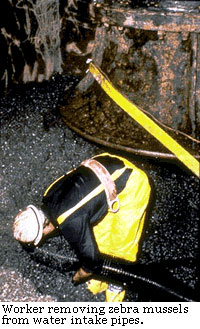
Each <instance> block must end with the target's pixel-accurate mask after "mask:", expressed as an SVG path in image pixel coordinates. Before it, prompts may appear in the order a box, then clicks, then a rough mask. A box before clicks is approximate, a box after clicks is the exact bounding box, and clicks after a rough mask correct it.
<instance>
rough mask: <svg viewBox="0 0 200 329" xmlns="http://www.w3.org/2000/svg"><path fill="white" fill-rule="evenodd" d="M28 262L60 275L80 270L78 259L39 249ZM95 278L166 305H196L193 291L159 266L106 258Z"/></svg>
mask: <svg viewBox="0 0 200 329" xmlns="http://www.w3.org/2000/svg"><path fill="white" fill-rule="evenodd" d="M29 252H30V255H31V258H32V259H34V260H35V261H39V262H40V263H43V264H45V265H47V266H51V267H53V268H56V269H57V270H59V271H61V272H67V271H70V270H76V269H77V268H78V267H79V260H78V258H77V257H76V256H75V255H74V254H73V253H72V254H71V255H66V256H63V255H60V254H58V253H52V252H50V251H47V250H44V249H42V248H36V249H29ZM94 278H96V279H100V280H103V281H107V282H114V283H117V284H119V285H122V286H123V287H124V288H125V289H129V290H131V291H135V290H137V291H138V290H139V291H141V292H143V294H144V292H145V293H146V292H148V290H149V294H153V295H155V290H156V291H157V292H158V294H161V296H162V298H163V299H164V300H165V301H182V302H194V301H197V295H196V293H195V292H194V290H193V289H192V288H189V287H187V286H186V284H183V283H182V282H180V280H177V279H176V278H174V277H173V275H172V273H170V271H167V270H166V267H165V268H162V265H161V264H159V263H151V264H139V263H132V262H125V261H122V260H121V259H117V258H113V257H108V256H107V255H105V257H104V261H103V266H102V269H101V271H100V272H99V273H94Z"/></svg>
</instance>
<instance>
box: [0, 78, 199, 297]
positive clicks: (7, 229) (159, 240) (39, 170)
mask: <svg viewBox="0 0 200 329" xmlns="http://www.w3.org/2000/svg"><path fill="white" fill-rule="evenodd" d="M74 83H76V81H75V79H73V78H72V77H66V78H61V77H54V78H52V80H51V81H50V82H48V83H42V84H32V85H27V86H26V87H24V86H23V87H22V88H21V87H19V88H18V90H15V91H13V92H10V93H9V94H8V95H7V96H6V97H4V98H2V99H1V103H0V116H1V145H0V153H1V155H0V159H1V160H0V161H1V174H0V195H1V199H0V200H1V201H0V202H1V207H0V238H1V239H0V244H1V248H0V283H1V284H0V286H1V288H0V301H1V302H2V301H4V302H5V301H69V302H70V301H73V302H75V301H86V302H89V301H103V300H104V295H103V294H100V295H97V296H93V295H91V293H90V292H88V290H87V288H86V285H85V284H83V285H80V286H77V287H75V286H74V285H73V284H72V282H71V277H72V274H73V273H74V272H73V269H68V270H66V271H61V270H59V268H57V266H56V260H55V259H54V260H52V262H51V261H48V263H46V262H45V261H44V262H42V261H40V260H39V259H36V258H34V257H32V254H31V252H30V251H29V250H26V249H25V248H23V247H22V246H21V245H20V244H19V243H17V242H16V241H14V239H13V237H12V222H13V218H14V216H15V215H16V213H17V212H18V211H19V209H21V208H23V207H25V206H26V205H28V204H30V203H32V204H35V205H37V206H40V203H41V198H42V194H43V192H44V190H45V188H46V187H47V186H48V185H49V184H50V183H51V182H52V181H53V180H54V179H55V178H57V177H59V176H61V175H62V174H63V173H65V172H66V171H68V170H69V169H70V168H72V167H73V166H77V165H78V164H79V163H80V162H81V161H82V160H84V159H86V158H88V157H90V156H92V155H94V154H97V153H100V152H102V151H106V149H105V148H103V147H100V146H98V145H95V144H93V143H90V142H88V141H86V140H84V139H83V138H81V137H80V136H78V135H77V134H76V133H75V132H73V131H71V130H70V129H69V128H68V127H67V126H66V125H65V123H64V122H63V121H62V120H61V118H60V117H59V115H58V108H59V105H60V101H61V98H62V94H63V91H64V88H65V87H66V86H67V85H68V86H71V85H73V84H74ZM110 151H112V150H110ZM113 153H115V152H113ZM121 155H122V153H121ZM123 155H125V154H123ZM126 156H127V157H128V158H129V159H130V160H132V161H133V162H134V163H135V164H136V165H138V166H139V167H141V168H142V169H143V170H145V171H146V172H147V174H148V175H149V177H150V179H151V180H152V182H153V184H154V192H153V193H154V194H153V199H154V202H153V203H152V212H151V214H150V217H149V220H148V224H147V226H146V230H145V235H144V240H143V243H142V247H141V255H140V260H139V261H140V262H141V263H142V264H150V263H157V264H158V268H159V266H162V268H163V267H164V269H165V273H166V280H165V281H167V277H168V275H169V273H170V275H172V276H173V277H174V278H175V279H177V282H181V283H182V284H183V285H184V286H185V287H189V288H191V289H192V290H194V291H195V290H196V289H197V286H198V271H197V270H198V269H197V267H196V259H197V256H198V221H199V181H198V179H197V178H196V177H194V176H193V175H192V174H191V173H190V172H188V171H187V170H186V169H185V168H183V167H181V166H179V164H177V162H168V163H166V162H164V161H161V160H155V159H154V160H153V159H150V158H148V159H145V158H144V159H141V158H139V157H136V156H130V154H126ZM40 248H41V249H42V250H44V252H52V253H53V254H54V255H59V256H65V255H66V256H70V255H72V254H73V252H72V250H71V249H70V247H69V245H68V244H67V242H66V241H64V240H63V238H62V237H60V236H58V237H54V238H52V239H49V240H47V241H45V242H44V244H43V245H42V246H41V247H40ZM168 285H169V286H170V282H168ZM151 300H158V301H162V300H166V299H165V297H164V296H162V294H157V292H155V291H154V289H153V288H151V289H150V288H149V287H148V285H147V286H146V287H145V289H143V288H142V289H140V287H139V286H138V285H137V286H136V287H134V288H133V289H132V291H129V290H128V291H127V297H126V301H151ZM170 300H173V297H171V299H170Z"/></svg>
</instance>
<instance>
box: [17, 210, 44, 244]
mask: <svg viewBox="0 0 200 329" xmlns="http://www.w3.org/2000/svg"><path fill="white" fill-rule="evenodd" d="M44 221H45V216H44V213H43V212H42V211H41V210H39V209H37V208H36V207H35V206H33V205H29V206H28V207H27V208H26V209H25V210H23V211H20V212H19V213H18V214H17V216H16V217H15V220H14V223H13V235H14V238H15V239H16V240H18V241H20V242H24V243H33V244H34V245H35V246H37V245H38V243H39V242H40V240H41V239H42V235H43V225H44Z"/></svg>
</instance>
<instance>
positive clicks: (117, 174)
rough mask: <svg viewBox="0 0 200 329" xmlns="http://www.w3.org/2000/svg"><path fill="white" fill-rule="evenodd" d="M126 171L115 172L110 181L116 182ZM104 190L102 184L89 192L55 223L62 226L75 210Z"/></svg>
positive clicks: (124, 168) (123, 169)
mask: <svg viewBox="0 0 200 329" xmlns="http://www.w3.org/2000/svg"><path fill="white" fill-rule="evenodd" d="M125 170H126V167H123V168H122V169H118V170H116V171H115V172H114V173H113V174H112V175H111V178H112V180H116V179H117V178H118V177H120V176H121V174H123V172H124V171H125ZM103 190H104V186H103V184H100V185H98V186H97V187H96V188H95V189H94V190H93V191H92V192H90V193H89V194H88V195H86V196H85V197H84V198H83V199H82V200H81V201H79V202H78V203H77V204H76V205H75V206H74V207H72V208H70V209H69V210H67V211H65V212H64V213H63V214H61V215H60V216H59V217H58V218H57V223H58V224H59V225H60V224H62V223H63V222H64V221H65V220H66V219H67V218H68V217H69V216H70V215H72V214H73V213H74V212H75V211H76V210H78V209H79V208H81V207H82V206H83V205H84V204H86V203H87V202H88V201H90V200H91V199H93V198H94V197H95V196H97V195H98V194H100V193H101V192H102V191H103Z"/></svg>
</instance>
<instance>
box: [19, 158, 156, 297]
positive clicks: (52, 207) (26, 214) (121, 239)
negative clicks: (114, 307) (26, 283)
mask: <svg viewBox="0 0 200 329" xmlns="http://www.w3.org/2000/svg"><path fill="white" fill-rule="evenodd" d="M150 192H151V188H150V184H149V179H148V177H147V175H146V174H145V172H144V171H142V170H141V169H139V168H137V167H136V166H135V165H134V164H132V163H131V162H129V161H128V160H127V159H125V158H122V157H120V156H117V155H111V154H109V153H103V154H100V155H97V156H94V157H93V158H91V159H88V160H85V161H83V162H82V163H81V164H80V166H79V167H78V168H76V169H72V170H71V171H69V172H68V173H67V174H65V175H63V176H61V177H59V178H58V179H57V180H55V181H54V182H53V183H52V184H51V185H50V186H49V187H48V188H47V189H46V191H45V193H44V195H43V200H42V206H41V207H40V209H39V208H37V207H36V206H33V205H29V206H28V207H27V208H26V209H24V210H23V211H20V212H19V213H18V214H17V216H16V217H15V220H14V223H13V235H14V238H15V239H16V240H18V241H20V242H22V243H28V244H33V245H35V246H38V245H39V244H41V242H42V241H43V238H45V237H47V236H49V235H51V234H52V233H55V232H57V231H59V232H60V233H61V234H62V235H63V236H64V237H65V239H66V240H67V241H68V243H69V244H70V245H71V246H72V248H73V249H74V251H75V252H76V254H77V256H78V258H79V261H80V264H81V267H80V269H79V270H78V271H77V272H76V273H75V274H74V276H73V282H74V283H76V284H78V283H81V282H86V281H87V285H88V289H89V290H90V291H91V292H92V293H93V294H96V293H99V292H102V291H105V295H106V301H122V300H123V299H124V296H125V291H124V290H123V289H122V288H121V287H120V288H119V286H114V285H108V284H107V283H105V282H101V281H99V280H95V279H93V278H92V274H93V273H95V272H97V271H98V272H99V271H100V270H101V267H102V264H103V257H102V255H105V254H106V255H109V256H113V257H117V258H121V259H123V260H127V261H131V262H135V261H136V260H137V255H138V249H139V242H140V239H141V235H142V231H143V226H144V222H145V217H146V212H147V207H148V203H149V199H150Z"/></svg>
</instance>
